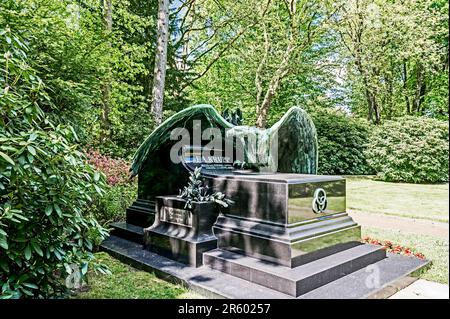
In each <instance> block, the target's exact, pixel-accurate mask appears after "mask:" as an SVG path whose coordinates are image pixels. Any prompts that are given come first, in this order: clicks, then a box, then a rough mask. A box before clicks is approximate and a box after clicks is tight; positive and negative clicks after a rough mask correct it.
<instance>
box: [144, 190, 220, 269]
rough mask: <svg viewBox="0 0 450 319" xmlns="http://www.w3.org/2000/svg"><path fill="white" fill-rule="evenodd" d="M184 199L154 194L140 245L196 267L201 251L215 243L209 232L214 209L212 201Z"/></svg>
mask: <svg viewBox="0 0 450 319" xmlns="http://www.w3.org/2000/svg"><path fill="white" fill-rule="evenodd" d="M185 203H186V202H185V201H184V200H183V199H180V198H177V197H175V196H160V197H156V215H155V222H154V224H153V225H152V226H151V227H149V228H146V229H144V247H145V248H146V249H148V250H150V251H153V252H155V253H158V254H160V255H162V256H165V257H168V258H171V259H173V260H176V261H179V262H182V263H185V264H189V265H191V266H194V267H199V266H201V265H202V263H203V253H204V252H206V251H209V250H211V249H215V248H216V247H217V239H216V237H215V236H214V234H213V233H212V226H213V224H214V222H215V221H216V218H217V215H218V210H217V208H216V206H215V204H214V203H199V202H194V203H193V208H192V209H189V210H188V209H185V208H184V205H185Z"/></svg>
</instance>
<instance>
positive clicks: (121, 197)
mask: <svg viewBox="0 0 450 319" xmlns="http://www.w3.org/2000/svg"><path fill="white" fill-rule="evenodd" d="M136 198H137V183H130V184H118V185H113V186H107V187H106V190H105V194H104V195H103V196H95V197H94V200H93V202H92V204H91V208H90V211H91V213H92V214H93V216H94V217H95V218H96V219H97V221H98V222H99V223H100V224H101V225H104V226H107V225H108V224H110V223H112V222H116V221H123V220H125V212H126V209H127V208H128V207H129V206H130V205H131V204H132V203H133V201H134V200H136Z"/></svg>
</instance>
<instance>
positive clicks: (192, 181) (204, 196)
mask: <svg viewBox="0 0 450 319" xmlns="http://www.w3.org/2000/svg"><path fill="white" fill-rule="evenodd" d="M208 191H209V188H208V186H203V180H202V178H201V168H200V167H196V168H195V170H194V171H193V172H191V173H190V176H189V183H188V185H187V186H184V187H183V190H181V189H180V194H179V195H178V197H179V198H182V199H184V200H186V204H185V205H184V208H188V209H192V203H193V202H215V203H217V204H219V205H220V206H222V207H228V205H230V204H232V203H233V201H232V200H230V199H228V198H226V195H225V194H223V193H221V192H214V193H211V194H208Z"/></svg>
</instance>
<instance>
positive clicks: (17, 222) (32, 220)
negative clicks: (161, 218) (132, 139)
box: [0, 29, 106, 298]
mask: <svg viewBox="0 0 450 319" xmlns="http://www.w3.org/2000/svg"><path fill="white" fill-rule="evenodd" d="M24 43H25V41H24V40H22V39H21V38H20V37H19V36H18V35H16V34H14V33H12V32H11V30H9V29H0V65H2V69H1V75H0V85H1V87H0V286H1V290H0V291H1V292H0V297H1V298H25V297H49V296H55V295H59V294H62V293H64V292H65V291H66V286H65V285H64V280H65V279H66V277H67V276H68V275H70V274H72V273H73V272H74V271H79V272H80V275H81V278H83V276H84V275H85V274H86V272H87V270H88V265H89V264H90V263H92V262H93V260H94V256H93V254H92V249H93V247H94V245H96V244H97V243H98V242H99V241H100V240H101V239H102V238H104V237H105V236H106V232H105V230H104V229H103V228H102V227H101V226H100V225H99V224H98V223H97V221H96V220H95V219H94V218H92V217H91V216H90V215H89V214H87V213H86V211H88V209H87V208H88V205H89V203H90V201H91V200H92V196H93V195H94V194H95V193H98V194H101V193H103V187H104V185H105V183H104V177H103V176H102V175H101V174H99V173H97V172H95V170H94V169H93V167H92V166H90V165H88V164H87V163H86V160H85V157H84V156H83V154H82V153H81V152H79V151H78V150H77V146H76V145H73V141H74V140H76V135H75V133H74V130H73V129H72V128H71V127H70V126H64V125H55V124H53V123H52V121H51V120H49V119H48V118H47V117H46V115H45V114H44V112H43V111H42V108H41V107H40V106H41V105H46V106H47V107H54V105H53V104H52V103H51V99H50V97H49V96H48V95H47V94H46V91H45V86H44V84H43V82H42V80H41V79H40V78H39V77H38V76H37V75H36V73H35V70H33V69H32V68H31V67H30V66H29V65H28V64H27V62H28V60H27V52H26V51H27V46H26V45H25V44H24ZM94 265H95V264H94ZM99 269H100V270H102V268H99Z"/></svg>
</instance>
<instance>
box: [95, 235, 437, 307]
mask: <svg viewBox="0 0 450 319" xmlns="http://www.w3.org/2000/svg"><path fill="white" fill-rule="evenodd" d="M100 249H101V250H103V251H106V252H108V253H109V254H111V255H112V256H113V257H115V258H117V259H119V260H121V261H122V262H125V263H127V264H129V265H132V266H133V267H135V268H138V269H142V270H144V271H149V272H152V273H154V274H155V275H157V276H158V277H160V278H162V279H165V280H168V281H171V282H175V283H182V284H183V285H185V286H187V287H189V288H190V289H192V290H193V291H195V292H197V293H199V294H202V295H204V296H205V297H207V298H233V299H279V298H287V299H292V298H294V297H293V296H290V295H287V294H284V293H281V292H278V291H275V290H273V289H270V288H267V287H264V286H261V285H258V284H255V283H252V282H249V281H246V280H244V279H241V278H238V277H235V276H232V275H229V274H226V273H223V272H221V271H218V270H214V269H211V268H209V267H206V266H203V267H199V268H195V267H191V266H188V265H184V264H181V263H179V262H176V261H173V260H171V259H169V258H166V257H163V256H160V255H158V254H155V253H152V252H150V251H148V250H146V249H143V246H142V245H141V244H138V243H135V242H132V241H129V240H125V239H123V238H119V237H117V236H114V235H111V236H109V237H108V238H107V239H106V240H105V241H103V243H102V244H101V245H100ZM427 264H428V261H426V260H421V259H418V258H415V257H405V256H401V255H395V254H388V257H387V258H384V259H382V260H380V261H378V262H376V263H375V264H373V265H372V268H373V269H377V272H378V280H377V281H376V284H375V285H367V277H368V275H369V274H370V273H368V272H367V271H366V269H360V270H357V271H355V272H352V273H351V274H349V275H347V276H344V277H341V278H339V279H337V280H335V281H333V282H330V283H328V284H326V285H323V286H320V287H319V288H317V289H314V290H312V291H310V292H308V293H306V294H304V295H301V296H300V297H297V298H298V299H324V298H326V299H358V298H370V297H371V296H374V295H376V294H377V292H379V291H381V290H383V289H384V287H386V286H388V285H390V284H392V283H394V282H397V281H398V280H399V279H401V278H404V277H405V276H407V275H409V274H411V273H412V272H414V271H417V270H419V269H421V268H423V267H425V266H426V265H427Z"/></svg>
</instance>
